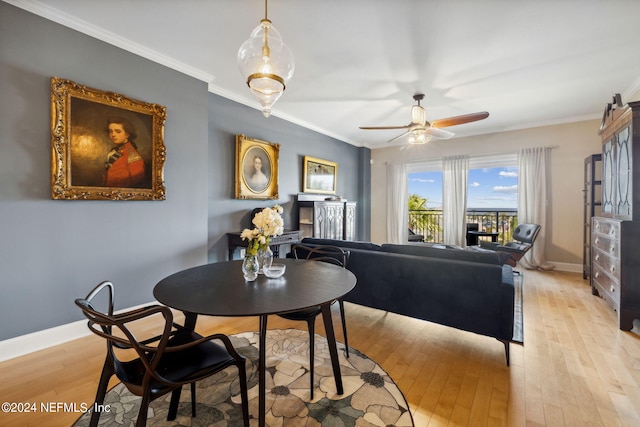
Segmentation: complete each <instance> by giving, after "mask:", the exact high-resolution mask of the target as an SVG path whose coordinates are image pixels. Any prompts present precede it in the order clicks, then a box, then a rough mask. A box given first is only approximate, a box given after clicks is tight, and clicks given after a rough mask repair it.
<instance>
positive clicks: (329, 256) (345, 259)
mask: <svg viewBox="0 0 640 427" xmlns="http://www.w3.org/2000/svg"><path fill="white" fill-rule="evenodd" d="M292 252H293V255H294V257H295V258H296V259H308V260H314V261H324V262H329V263H332V264H335V265H339V266H341V267H343V268H347V265H348V263H349V256H350V255H351V252H350V251H346V250H344V249H342V248H341V247H339V246H332V245H319V246H306V245H295V246H294V247H293V248H292Z"/></svg>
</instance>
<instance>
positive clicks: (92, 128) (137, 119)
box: [51, 77, 167, 200]
mask: <svg viewBox="0 0 640 427" xmlns="http://www.w3.org/2000/svg"><path fill="white" fill-rule="evenodd" d="M166 116H167V111H166V108H165V107H163V106H161V105H157V104H150V103H147V102H143V101H137V100H134V99H131V98H127V97H125V96H123V95H120V94H117V93H113V92H106V91H102V90H98V89H92V88H89V87H86V86H82V85H79V84H77V83H75V82H72V81H71V80H65V79H60V78H57V77H52V78H51V198H52V199H63V200H165V186H164V177H163V169H164V162H165V158H166V149H165V146H164V123H165V120H166Z"/></svg>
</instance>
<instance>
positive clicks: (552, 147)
mask: <svg viewBox="0 0 640 427" xmlns="http://www.w3.org/2000/svg"><path fill="white" fill-rule="evenodd" d="M523 148H524V149H527V148H548V149H550V150H553V149H556V148H560V146H559V145H557V144H556V145H546V146H543V147H523ZM519 153H520V151H519V150H518V151H494V152H490V153H475V154H473V155H469V156H470V157H485V156H497V155H508V154H513V155H518V154H519ZM433 160H442V157H433V158H431V159H422V160H412V161H408V162H404V163H405V164H406V165H411V164H414V163H423V162H425V161H433ZM385 163H388V162H385Z"/></svg>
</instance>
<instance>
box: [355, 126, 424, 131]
mask: <svg viewBox="0 0 640 427" xmlns="http://www.w3.org/2000/svg"><path fill="white" fill-rule="evenodd" d="M410 127H411V125H406V126H360V129H364V130H389V129H409V128H410Z"/></svg>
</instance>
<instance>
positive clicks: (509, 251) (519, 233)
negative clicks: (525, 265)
mask: <svg viewBox="0 0 640 427" xmlns="http://www.w3.org/2000/svg"><path fill="white" fill-rule="evenodd" d="M539 232H540V225H538V224H518V226H517V227H516V229H515V230H514V231H513V241H512V242H509V243H506V244H504V245H501V244H499V243H495V242H485V241H481V242H480V247H481V248H482V249H488V250H491V251H496V252H499V253H501V254H503V255H504V256H503V257H502V259H503V262H504V263H505V264H509V265H510V266H512V267H515V266H516V263H517V262H518V261H520V259H521V258H522V257H523V256H524V254H526V253H527V252H528V251H529V250H530V249H531V248H532V247H533V243H534V242H535V240H536V238H537V237H538V233H539Z"/></svg>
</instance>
